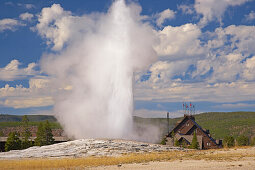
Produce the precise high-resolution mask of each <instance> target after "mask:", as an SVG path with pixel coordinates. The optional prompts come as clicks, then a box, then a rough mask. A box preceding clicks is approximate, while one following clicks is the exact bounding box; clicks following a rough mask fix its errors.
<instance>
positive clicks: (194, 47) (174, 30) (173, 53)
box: [155, 24, 206, 58]
mask: <svg viewBox="0 0 255 170" xmlns="http://www.w3.org/2000/svg"><path fill="white" fill-rule="evenodd" d="M157 36H158V37H159V39H160V42H159V43H158V44H156V46H155V50H156V51H157V53H158V55H159V56H167V57H172V58H187V57H189V56H200V55H202V54H204V53H205V50H206V49H205V48H202V47H201V42H200V40H199V39H198V38H199V37H200V36H201V31H200V29H199V28H198V26H197V25H195V24H185V25H182V26H179V27H172V26H166V27H164V29H163V30H159V31H158V32H157Z"/></svg>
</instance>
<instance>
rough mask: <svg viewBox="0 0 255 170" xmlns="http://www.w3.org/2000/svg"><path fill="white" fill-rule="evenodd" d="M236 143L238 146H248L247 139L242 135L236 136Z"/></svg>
mask: <svg viewBox="0 0 255 170" xmlns="http://www.w3.org/2000/svg"><path fill="white" fill-rule="evenodd" d="M236 141H237V145H238V146H247V145H249V138H248V137H247V136H244V135H241V136H238V137H237V139H236Z"/></svg>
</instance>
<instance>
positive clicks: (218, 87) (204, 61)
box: [0, 0, 255, 117]
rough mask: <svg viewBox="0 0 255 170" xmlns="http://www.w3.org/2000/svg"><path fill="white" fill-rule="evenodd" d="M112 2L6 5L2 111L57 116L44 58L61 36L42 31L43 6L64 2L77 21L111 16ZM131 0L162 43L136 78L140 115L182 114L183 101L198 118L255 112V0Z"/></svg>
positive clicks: (0, 18) (1, 29)
mask: <svg viewBox="0 0 255 170" xmlns="http://www.w3.org/2000/svg"><path fill="white" fill-rule="evenodd" d="M112 2H113V1H112V0H104V1H102V0H93V1H88V0H76V1H70V0H61V1H60V0H55V1H54V0H50V1H48V0H37V1H32V0H30V1H29V0H26V1H25V0H23V1H21V0H20V1H19V0H17V1H8V0H7V1H1V2H0V113H5V114H50V113H52V109H53V105H54V100H53V99H52V97H53V96H54V95H55V94H56V93H58V92H57V89H54V86H53V85H52V84H51V83H50V80H51V77H49V76H47V74H45V73H44V72H42V70H41V68H40V59H41V57H42V56H43V55H44V54H47V53H57V51H56V50H54V49H53V48H54V45H55V46H56V44H54V42H53V41H54V38H56V37H50V36H48V37H46V36H45V35H46V33H45V32H43V31H45V30H39V28H38V27H37V25H38V23H40V21H39V16H40V15H42V14H41V12H42V9H43V8H51V7H52V5H53V4H60V7H61V8H62V9H63V10H64V11H70V12H71V14H72V16H83V15H87V14H91V13H95V12H98V13H106V12H107V11H108V8H109V7H110V6H111V4H112ZM127 2H128V3H130V2H135V3H137V4H139V5H140V6H141V8H142V11H141V15H143V16H144V17H145V18H146V19H145V20H144V22H148V23H149V24H150V25H151V27H152V28H153V29H154V31H155V33H156V35H157V38H158V44H156V45H155V46H154V48H155V51H156V53H157V55H158V60H157V61H156V62H154V63H152V64H151V65H150V67H149V68H148V69H147V70H146V71H144V72H139V73H135V75H136V76H135V84H134V97H135V115H139V116H143V117H162V116H165V113H166V111H169V112H170V113H171V114H172V117H176V116H180V115H181V114H182V103H183V102H187V103H189V102H192V103H193V104H195V105H196V108H197V113H199V112H207V111H254V110H255V90H254V89H255V48H254V46H255V45H254V44H255V27H254V24H255V1H254V0H236V1H227V0H222V1H217V0H194V1H193V0H183V1H179V0H171V1H169V0H157V1H156V0H134V1H131V0H129V1H127ZM66 15H67V14H66ZM47 42H48V43H47Z"/></svg>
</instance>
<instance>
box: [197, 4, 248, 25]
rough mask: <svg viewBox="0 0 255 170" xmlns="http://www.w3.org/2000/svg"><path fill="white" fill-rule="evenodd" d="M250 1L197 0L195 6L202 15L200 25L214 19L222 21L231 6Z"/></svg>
mask: <svg viewBox="0 0 255 170" xmlns="http://www.w3.org/2000/svg"><path fill="white" fill-rule="evenodd" d="M248 1H250V0H220V1H219V0H196V1H195V4H194V8H195V10H196V12H197V13H198V14H201V15H202V18H201V20H200V22H199V25H200V26H202V27H203V26H205V25H207V23H208V22H210V21H213V20H218V21H220V22H221V18H222V16H223V15H224V13H225V11H226V9H227V8H228V7H229V6H237V5H242V4H244V3H246V2H248Z"/></svg>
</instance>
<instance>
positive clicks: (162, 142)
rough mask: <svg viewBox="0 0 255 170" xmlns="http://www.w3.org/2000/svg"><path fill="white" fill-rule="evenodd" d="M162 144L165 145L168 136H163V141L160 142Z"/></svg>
mask: <svg viewBox="0 0 255 170" xmlns="http://www.w3.org/2000/svg"><path fill="white" fill-rule="evenodd" d="M160 144H161V145H165V144H166V137H163V139H162V141H161V142H160Z"/></svg>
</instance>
